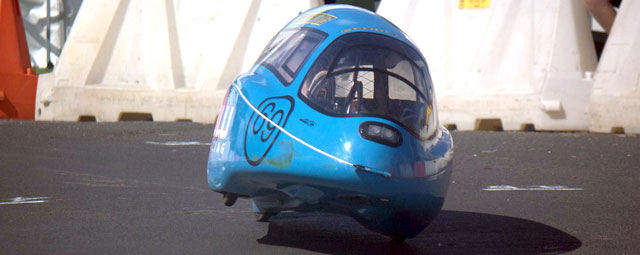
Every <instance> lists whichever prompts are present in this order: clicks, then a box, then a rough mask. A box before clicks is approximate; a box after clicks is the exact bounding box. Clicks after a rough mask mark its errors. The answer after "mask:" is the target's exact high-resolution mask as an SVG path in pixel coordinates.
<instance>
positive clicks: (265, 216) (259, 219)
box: [254, 212, 276, 222]
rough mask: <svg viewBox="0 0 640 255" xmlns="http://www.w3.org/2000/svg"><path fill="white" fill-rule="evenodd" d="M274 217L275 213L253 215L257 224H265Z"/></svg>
mask: <svg viewBox="0 0 640 255" xmlns="http://www.w3.org/2000/svg"><path fill="white" fill-rule="evenodd" d="M274 215H276V214H275V213H268V212H266V213H254V216H255V217H256V221H257V222H267V221H269V219H270V218H271V216H274Z"/></svg>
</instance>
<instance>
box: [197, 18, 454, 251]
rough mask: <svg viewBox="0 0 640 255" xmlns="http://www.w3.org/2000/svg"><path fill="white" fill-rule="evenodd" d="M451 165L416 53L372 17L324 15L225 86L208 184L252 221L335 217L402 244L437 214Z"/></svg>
mask: <svg viewBox="0 0 640 255" xmlns="http://www.w3.org/2000/svg"><path fill="white" fill-rule="evenodd" d="M452 159H453V143H452V140H451V135H450V133H449V132H448V131H447V130H446V129H445V128H444V127H442V126H440V124H439V123H438V114H437V111H436V102H435V97H434V91H433V85H432V83H431V78H430V76H429V70H428V68H427V63H426V61H425V60H424V58H423V56H422V55H421V53H420V51H419V50H418V48H417V47H416V46H415V45H414V44H413V43H412V42H411V40H410V39H409V38H408V37H407V35H405V34H404V33H403V32H402V31H400V29H398V28H397V27H396V26H394V25H393V24H391V23H390V22H389V21H387V20H385V19H384V18H382V17H381V16H378V15H377V14H375V13H373V12H370V11H367V10H364V9H361V8H357V7H353V6H348V5H324V6H321V7H318V8H314V9H311V10H309V11H307V12H305V13H302V14H301V15H299V16H298V17H296V18H295V19H294V20H293V21H291V22H290V23H289V24H288V25H287V26H285V27H284V29H282V30H281V31H280V32H279V33H278V34H277V35H276V36H275V37H274V38H273V39H272V40H271V42H270V43H269V44H268V45H267V47H266V48H265V49H264V51H263V53H262V55H261V56H260V58H259V59H258V61H257V62H256V64H255V65H254V66H253V67H252V68H251V70H250V71H249V72H247V73H244V74H241V75H239V76H238V77H237V78H236V79H235V81H234V82H233V84H232V85H231V86H230V88H229V90H228V92H227V94H226V96H225V98H224V101H223V104H222V107H221V110H220V114H219V115H218V120H217V123H216V127H215V131H214V134H213V143H212V145H211V150H210V153H209V159H208V167H207V178H208V182H209V185H210V186H211V188H212V189H213V190H214V191H217V192H220V193H222V194H223V197H224V198H223V202H224V204H226V205H228V206H231V205H233V204H234V203H235V201H236V199H237V198H238V197H240V198H249V199H251V200H253V210H254V212H255V213H256V218H257V220H258V221H267V220H268V219H269V217H271V216H273V215H275V214H277V213H279V212H281V211H284V210H293V211H299V212H309V211H322V212H330V213H338V214H344V215H349V216H351V217H353V218H355V219H356V220H357V221H358V222H360V223H361V224H362V225H364V226H365V227H366V228H368V229H370V230H373V231H376V232H379V233H382V234H384V235H388V236H391V237H392V238H393V240H395V241H404V239H405V238H413V237H415V236H416V235H417V234H419V233H420V232H421V231H422V230H423V229H424V228H425V227H426V226H427V225H428V224H429V223H430V222H432V221H433V219H434V218H435V217H436V215H437V214H438V212H439V211H440V209H441V207H442V204H443V202H444V198H445V195H446V193H447V187H448V184H449V179H450V177H451V169H452Z"/></svg>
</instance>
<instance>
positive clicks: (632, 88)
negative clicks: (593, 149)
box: [590, 1, 640, 134]
mask: <svg viewBox="0 0 640 255" xmlns="http://www.w3.org/2000/svg"><path fill="white" fill-rule="evenodd" d="M638 13H640V2H639V1H623V2H622V4H621V6H620V11H619V12H618V15H617V16H616V20H615V22H614V23H613V27H612V28H611V34H610V35H609V38H608V39H607V44H606V45H605V48H604V51H603V52H602V56H601V58H600V63H599V64H598V69H597V71H596V73H595V76H594V84H593V93H592V94H591V104H590V110H591V131H593V132H605V133H608V132H612V133H633V134H640V50H639V49H640V22H638V16H637V15H638Z"/></svg>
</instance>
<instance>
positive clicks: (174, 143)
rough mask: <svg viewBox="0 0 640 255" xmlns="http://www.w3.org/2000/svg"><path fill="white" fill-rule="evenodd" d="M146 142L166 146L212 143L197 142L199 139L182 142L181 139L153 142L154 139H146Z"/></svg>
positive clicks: (206, 144) (208, 144)
mask: <svg viewBox="0 0 640 255" xmlns="http://www.w3.org/2000/svg"><path fill="white" fill-rule="evenodd" d="M144 143H146V144H153V145H164V146H189V145H205V146H210V145H211V143H203V142H197V141H184V142H180V141H172V142H153V141H146V142H144Z"/></svg>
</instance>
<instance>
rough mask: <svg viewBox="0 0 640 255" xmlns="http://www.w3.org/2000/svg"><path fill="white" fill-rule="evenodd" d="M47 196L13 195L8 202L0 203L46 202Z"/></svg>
mask: <svg viewBox="0 0 640 255" xmlns="http://www.w3.org/2000/svg"><path fill="white" fill-rule="evenodd" d="M47 199H49V197H14V198H12V199H9V202H0V205H19V204H39V203H45V202H47Z"/></svg>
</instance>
